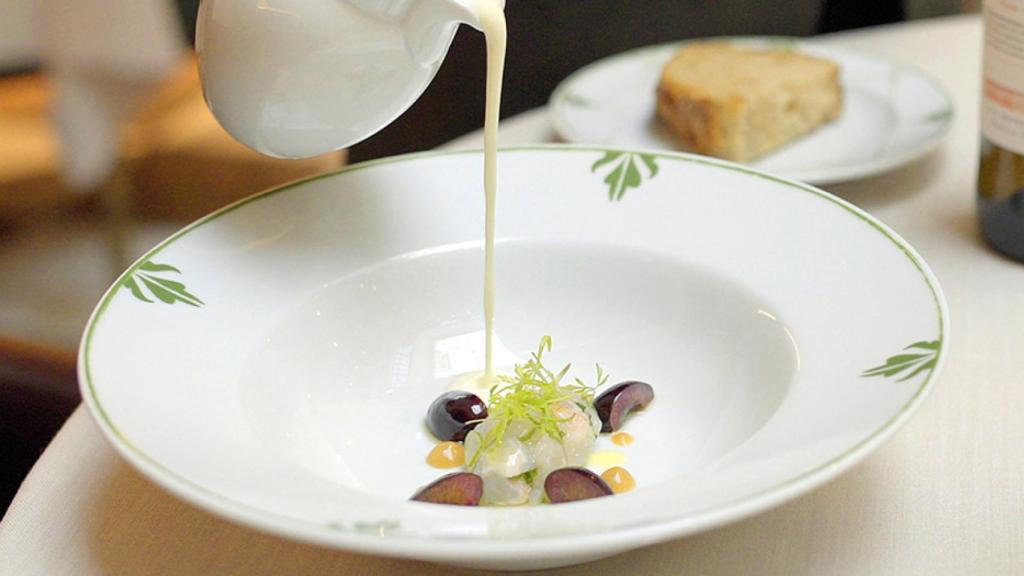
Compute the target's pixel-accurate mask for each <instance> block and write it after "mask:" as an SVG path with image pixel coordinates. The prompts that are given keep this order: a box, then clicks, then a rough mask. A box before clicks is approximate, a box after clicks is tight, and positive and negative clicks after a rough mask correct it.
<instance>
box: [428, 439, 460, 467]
mask: <svg viewBox="0 0 1024 576" xmlns="http://www.w3.org/2000/svg"><path fill="white" fill-rule="evenodd" d="M465 463H466V449H465V448H463V447H462V444H459V443H458V442H441V443H440V444H438V445H437V446H434V449H433V450H431V451H430V454H427V464H430V465H431V466H433V467H434V468H456V467H458V466H462V465H463V464H465Z"/></svg>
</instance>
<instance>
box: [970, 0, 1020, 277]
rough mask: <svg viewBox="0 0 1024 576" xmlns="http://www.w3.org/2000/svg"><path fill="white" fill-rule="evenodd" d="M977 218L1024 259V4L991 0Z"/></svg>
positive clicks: (985, 231)
mask: <svg viewBox="0 0 1024 576" xmlns="http://www.w3.org/2000/svg"><path fill="white" fill-rule="evenodd" d="M983 14H984V23H985V45H984V57H983V61H982V90H981V158H980V162H979V164H978V219H979V221H980V223H981V232H982V235H984V237H985V240H986V241H987V242H988V243H989V244H990V245H991V246H992V247H993V248H995V249H996V250H998V251H1000V252H1002V253H1003V254H1006V255H1007V256H1010V257H1012V258H1016V259H1018V260H1022V261H1024V0H986V1H985V5H984V9H983Z"/></svg>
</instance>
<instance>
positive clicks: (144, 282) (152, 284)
mask: <svg viewBox="0 0 1024 576" xmlns="http://www.w3.org/2000/svg"><path fill="white" fill-rule="evenodd" d="M165 273H173V274H181V270H178V269H177V268H175V267H174V266H171V265H170V264H157V263H156V262H150V261H146V262H143V263H142V264H140V265H139V267H138V268H137V269H135V271H133V272H132V273H131V274H130V275H129V276H128V278H126V279H125V281H124V286H125V288H128V290H130V291H131V293H132V296H135V297H136V298H138V299H139V300H141V301H143V302H148V303H150V304H153V303H154V300H153V298H155V299H156V300H159V301H160V302H163V303H164V304H174V303H175V302H182V303H184V304H188V305H189V306H195V307H199V306H202V305H203V304H204V302H203V301H202V300H200V299H199V297H198V296H196V295H195V294H192V293H190V292H189V291H188V290H187V289H186V288H185V285H184V284H182V283H181V282H178V281H176V280H171V279H170V278H165V277H164V276H163V275H164V274H165Z"/></svg>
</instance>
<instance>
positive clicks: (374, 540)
mask: <svg viewBox="0 0 1024 576" xmlns="http://www.w3.org/2000/svg"><path fill="white" fill-rule="evenodd" d="M566 151H568V152H582V151H592V152H604V153H607V152H626V153H635V154H640V153H643V154H651V155H654V156H656V157H659V158H666V159H671V160H676V161H685V162H692V163H697V164H703V165H708V166H713V167H715V168H719V169H726V170H731V171H734V172H741V173H744V174H746V175H751V176H755V177H759V178H764V179H767V180H769V181H773V182H776V183H779V184H783V185H786V186H789V187H792V188H795V189H797V190H800V191H803V192H805V193H810V194H812V195H815V196H818V197H819V198H821V199H823V200H826V201H829V202H831V203H833V204H836V205H838V206H839V207H841V208H843V209H845V210H846V211H847V212H849V213H850V215H851V216H853V217H856V218H858V219H860V220H861V221H863V222H864V223H866V224H868V225H869V226H870V227H871V228H873V229H874V230H875V231H876V232H878V233H881V234H882V235H883V236H884V237H886V238H887V239H888V240H889V241H890V242H891V243H892V244H893V247H894V248H895V249H897V250H899V251H900V252H902V253H903V255H904V256H905V257H906V258H907V259H908V260H909V261H910V264H911V265H912V266H913V267H914V268H915V269H916V270H917V271H918V273H920V274H921V277H922V280H923V281H924V282H925V284H926V286H928V288H929V290H930V293H931V296H932V299H933V303H934V305H935V310H936V313H937V320H938V329H939V341H940V346H939V350H938V356H937V359H936V364H935V366H934V368H933V369H932V370H931V371H930V372H929V373H928V374H927V376H926V377H925V378H924V379H923V380H922V381H921V383H920V384H919V385H918V387H917V389H916V390H915V391H914V394H913V395H912V396H911V397H910V398H909V399H908V400H907V401H906V402H905V403H904V405H903V406H902V407H901V408H900V409H899V410H898V411H897V412H895V413H894V414H893V415H892V416H891V417H890V418H889V419H888V420H886V421H885V422H884V423H882V424H881V425H880V426H878V427H877V428H876V429H875V430H874V431H872V432H871V433H869V434H867V435H866V436H865V437H863V438H862V439H860V440H859V441H858V442H856V443H855V444H854V445H852V446H850V447H849V448H847V449H846V450H844V451H843V452H841V453H839V454H838V455H835V456H833V457H831V458H829V459H828V460H826V461H823V462H820V463H819V464H817V465H815V466H813V467H811V468H809V469H807V470H803V471H801V472H799V473H798V474H796V475H794V476H792V477H788V478H786V479H785V480H782V481H780V482H778V483H776V484H773V485H771V486H768V487H765V488H762V489H761V490H758V491H756V492H754V493H751V494H747V495H744V496H741V497H738V498H735V499H733V500H729V501H727V502H725V503H722V504H719V505H716V506H712V507H709V508H706V509H702V510H700V511H697V512H694V513H693V514H689V515H686V516H683V517H672V518H664V519H661V518H650V519H647V520H646V521H645V522H644V523H642V524H638V525H630V526H624V527H616V528H614V529H609V530H604V531H600V532H593V533H576V534H571V535H558V536H528V537H522V538H504V539H496V538H487V537H484V538H472V539H453V538H451V537H445V536H443V535H431V534H391V535H389V536H390V537H383V536H385V534H384V533H377V532H370V533H364V532H358V531H353V530H348V531H341V530H336V529H332V528H330V527H328V526H326V525H322V524H319V523H314V522H310V521H307V520H301V519H298V518H293V517H289V516H284V515H281V514H278V513H274V512H270V511H267V510H263V509H260V508H257V507H255V506H251V505H248V504H244V503H241V502H238V501H236V500H234V499H232V498H231V497H229V496H226V495H223V494H220V493H217V492H214V491H212V490H210V489H209V488H206V487H204V486H202V485H199V484H196V483H194V482H192V481H191V480H189V479H187V478H185V477H183V476H181V475H179V474H177V473H176V472H174V471H172V470H170V469H168V468H166V467H164V466H163V465H162V464H161V463H160V462H158V461H157V460H156V459H155V458H153V457H151V456H149V455H148V454H146V452H145V451H143V450H142V449H140V448H139V447H138V446H136V445H135V444H134V443H133V442H132V441H131V440H130V439H129V438H128V437H127V436H125V435H124V434H123V433H122V432H121V431H120V429H119V428H118V427H117V425H116V423H115V422H113V420H112V419H111V418H110V416H109V414H107V412H106V411H105V409H104V408H103V405H102V402H101V400H100V399H99V397H98V395H97V391H96V387H95V383H94V382H93V378H92V374H91V372H90V362H89V357H90V351H91V347H92V337H93V334H94V332H95V329H96V326H97V325H98V323H99V321H100V320H101V319H102V315H103V313H104V312H105V310H106V309H107V308H108V307H109V305H110V303H111V302H112V300H113V298H114V297H115V296H116V295H117V294H118V293H119V292H120V291H121V289H122V288H123V286H124V282H125V280H126V279H127V278H128V277H129V276H130V275H131V274H132V273H133V272H135V271H136V270H137V269H138V268H139V267H140V266H141V265H142V264H144V263H145V262H147V261H149V260H150V259H151V258H152V257H153V256H155V255H156V254H159V253H160V252H161V251H163V250H164V249H165V248H166V247H167V246H169V245H171V244H172V243H174V242H175V241H177V240H178V239H180V238H182V237H184V236H185V235H187V234H188V233H190V232H191V231H192V230H195V229H196V228H198V227H201V226H203V225H205V224H208V223H210V222H213V221H214V220H217V219H218V218H220V217H222V216H224V215H226V214H228V213H230V212H233V211H235V210H237V209H239V208H241V207H243V206H245V205H247V204H249V203H251V202H256V201H259V200H260V199H263V198H267V197H270V196H272V195H275V194H277V193H281V192H285V191H288V190H291V189H293V188H296V187H299V186H302V185H305V184H308V183H311V182H314V181H317V180H322V179H327V178H332V177H335V176H338V175H342V174H346V173H350V172H356V171H359V170H363V169H367V168H372V167H375V166H381V165H387V164H395V163H402V162H410V161H416V160H420V159H424V158H433V157H450V156H467V155H480V154H482V151H481V150H479V149H476V150H472V149H471V150H440V151H439V150H431V151H425V152H417V153H411V154H404V155H399V156H391V157H386V158H379V159H375V160H370V161H366V162H362V163H358V164H353V165H350V166H345V167H342V168H340V169H336V170H332V171H329V172H325V173H322V174H317V175H313V176H310V177H306V178H302V179H299V180H295V181H292V182H288V183H285V184H282V185H280V186H276V187H273V188H270V189H267V190H264V191H261V192H257V193H255V194H253V195H251V196H248V197H246V198H243V199H240V200H237V201H235V202H233V203H231V204H228V205H226V206H224V207H222V208H220V209H218V210H216V211H214V212H211V213H210V214H208V215H206V216H204V217H202V218H199V219H198V220H196V221H194V222H192V223H190V224H188V225H186V226H184V227H182V228H181V229H180V230H178V231H177V232H175V233H174V234H172V235H170V236H169V237H167V238H166V239H165V240H163V241H161V242H160V243H158V244H157V245H156V246H154V247H153V248H151V249H150V250H148V251H146V253H145V254H143V255H142V256H141V257H139V258H138V259H137V260H136V261H135V262H134V263H132V265H131V266H129V267H128V268H127V269H126V270H125V271H124V272H123V273H122V274H121V275H120V276H118V278H117V279H116V280H115V281H114V282H113V283H112V284H111V286H110V287H109V288H108V289H107V290H106V291H105V292H104V294H103V296H102V297H101V299H100V300H99V302H98V304H97V305H96V307H95V308H94V310H93V312H92V313H91V314H90V317H89V320H88V322H87V324H86V327H85V329H84V331H83V335H82V340H81V344H80V346H79V355H78V377H79V390H80V392H81V395H82V399H83V402H84V403H85V405H86V407H87V408H88V411H89V414H90V416H91V417H92V419H93V421H94V422H95V423H96V424H97V426H98V427H99V429H100V431H101V432H102V433H103V435H104V436H105V437H106V439H107V441H108V443H109V444H110V445H111V446H113V447H114V449H115V451H116V452H118V453H119V454H120V455H121V457H122V458H124V459H125V460H127V461H128V462H129V463H130V464H131V465H132V466H133V467H134V468H135V469H136V470H138V471H139V472H141V473H142V474H143V475H144V476H145V477H146V478H147V479H149V480H150V481H152V482H154V483H156V484H157V485H159V486H161V487H162V488H163V489H165V490H167V491H168V492H170V493H171V494H173V495H175V496H176V497H178V498H181V499H183V500H185V501H187V502H191V503H193V504H195V505H197V506H199V507H201V508H203V509H204V510H205V511H206V512H209V513H212V514H214V515H217V516H220V517H221V518H224V519H227V520H230V521H232V522H235V523H237V524H241V525H244V526H248V527H251V528H255V529H258V530H261V531H264V532H266V533H270V534H274V535H278V536H282V537H286V538H289V539H294V540H298V541H303V542H308V543H313V544H319V545H324V546H328V547H331V548H337V549H344V550H350V551H353V552H362V553H369V554H378V555H386V556H391V557H400V558H410V559H420V560H432V561H439V562H456V563H465V562H492V561H495V562H496V561H499V560H504V561H508V562H512V561H515V560H517V559H520V560H521V549H522V548H523V547H524V546H528V547H529V549H530V551H531V560H537V561H540V560H543V559H554V558H560V557H565V556H568V555H573V554H575V555H582V556H587V555H590V556H593V557H597V556H598V555H599V554H600V555H602V556H608V555H611V554H613V553H616V551H625V550H628V549H632V548H637V547H640V546H644V545H649V544H654V543H656V542H663V541H666V540H670V539H673V538H678V537H682V536H685V535H689V534H693V533H696V532H702V531H705V530H709V529H712V528H715V527H718V526H721V525H724V524H727V523H729V522H732V521H735V520H739V519H742V518H747V517H750V516H753V515H755V514H757V513H760V512H763V511H765V510H767V509H770V508H772V507H775V506H777V505H779V504H781V503H784V502H786V501H789V500H791V499H793V498H795V497H797V496H799V495H802V494H805V493H807V492H809V491H811V490H813V489H814V488H817V487H819V486H821V485H823V484H825V483H827V482H829V481H830V480H832V479H834V478H835V477H837V476H839V475H840V474H842V473H843V472H845V471H846V470H848V469H849V468H851V467H853V466H854V465H856V464H857V463H859V462H861V461H862V460H863V459H864V458H865V457H866V456H867V455H868V454H870V453H871V452H873V451H874V450H875V449H876V448H877V447H879V446H880V445H881V444H883V443H884V442H885V441H886V440H888V439H889V438H890V437H892V435H894V434H895V433H896V432H897V431H898V430H899V429H901V428H902V426H903V425H904V424H905V423H906V422H907V421H908V420H909V419H910V418H911V417H912V416H913V415H914V414H915V413H916V412H917V410H918V408H919V407H920V405H921V404H922V403H923V402H924V400H925V399H926V398H927V397H928V395H929V393H930V392H931V390H932V389H933V388H934V387H935V382H936V380H937V379H938V376H939V374H940V373H941V372H942V369H943V367H944V365H945V362H946V357H947V355H948V351H949V346H950V337H949V332H950V329H949V326H950V313H949V309H948V303H947V301H946V298H945V295H944V293H943V291H942V288H941V285H940V284H939V282H938V279H937V278H936V276H935V274H934V272H933V271H932V270H931V268H930V267H929V266H928V264H927V263H926V262H925V261H924V259H923V258H922V257H921V256H920V254H918V253H917V251H916V250H915V249H914V248H913V247H912V246H911V245H910V244H909V243H908V242H907V241H906V240H905V239H903V238H902V237H901V236H900V235H899V234H897V233H896V232H895V231H893V230H892V229H891V228H889V227H888V226H886V225H885V224H884V223H882V222H881V221H880V220H878V219H877V218H875V217H873V216H871V215H870V214H868V213H867V212H866V211H864V210H862V209H860V208H858V207H857V206H855V205H853V204H852V203H850V202H848V201H846V200H844V199H842V198H839V197H837V196H835V195H833V194H831V193H829V192H826V191H824V190H821V189H820V188H816V187H814V186H811V185H809V184H805V183H802V182H799V181H796V180H792V179H789V178H785V177H781V176H776V175H773V174H769V173H766V172H763V171H760V170H757V169H754V168H751V167H749V166H745V165H742V164H737V163H734V162H729V161H726V160H721V159H717V158H711V157H707V156H701V155H697V154H690V153H685V152H675V151H668V150H644V149H641V148H628V147H618V146H599V145H577V144H536V145H525V146H510V147H503V148H501V149H500V152H503V153H515V152H542V153H552V152H556V153H557V152H566Z"/></svg>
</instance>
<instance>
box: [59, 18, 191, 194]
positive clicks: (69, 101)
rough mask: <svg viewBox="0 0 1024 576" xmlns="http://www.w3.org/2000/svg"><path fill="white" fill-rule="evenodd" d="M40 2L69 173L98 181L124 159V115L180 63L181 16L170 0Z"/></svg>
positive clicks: (79, 185) (72, 182)
mask: <svg viewBox="0 0 1024 576" xmlns="http://www.w3.org/2000/svg"><path fill="white" fill-rule="evenodd" d="M39 8H40V21H41V24H42V27H43V31H44V35H43V36H44V41H43V52H44V59H45V66H46V69H47V70H48V72H49V73H50V77H51V81H52V82H53V86H54V92H55V94H56V98H55V99H54V109H53V115H54V118H55V121H56V122H55V125H56V126H57V131H58V137H59V139H60V143H61V149H62V164H63V170H64V177H65V179H66V180H67V183H68V185H69V186H70V187H72V188H75V189H81V190H90V189H94V188H96V187H98V186H100V185H102V184H103V183H104V182H105V181H106V180H107V179H108V178H109V177H110V175H111V173H112V172H113V170H114V168H115V166H116V165H117V158H118V148H119V138H118V131H119V128H120V126H121V123H122V122H124V120H125V119H126V118H127V117H128V115H130V114H131V113H132V112H133V111H134V109H135V108H136V106H137V105H138V104H139V103H140V101H141V100H142V99H143V98H144V97H145V96H146V95H147V94H148V93H149V92H150V91H151V90H152V89H153V88H154V87H155V86H156V85H157V84H158V83H159V82H160V81H162V80H163V79H165V78H166V77H167V76H168V75H169V74H170V73H171V72H172V71H173V70H174V68H175V66H176V65H177V64H178V63H180V61H181V58H182V55H183V53H184V50H185V40H184V37H183V34H182V29H181V24H180V22H179V21H178V17H177V13H176V11H175V8H174V6H173V5H172V4H171V1H170V0H42V3H41V4H40V5H39Z"/></svg>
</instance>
